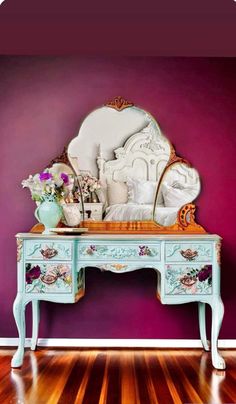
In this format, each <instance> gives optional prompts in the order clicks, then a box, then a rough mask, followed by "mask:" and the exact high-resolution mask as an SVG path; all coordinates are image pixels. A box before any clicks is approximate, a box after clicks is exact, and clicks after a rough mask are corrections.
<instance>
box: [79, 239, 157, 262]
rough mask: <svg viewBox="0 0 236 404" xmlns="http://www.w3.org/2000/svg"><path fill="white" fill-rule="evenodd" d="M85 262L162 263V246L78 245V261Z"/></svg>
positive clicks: (147, 244)
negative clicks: (105, 260) (140, 261)
mask: <svg viewBox="0 0 236 404" xmlns="http://www.w3.org/2000/svg"><path fill="white" fill-rule="evenodd" d="M79 258H81V259H83V260H84V259H85V260H89V261H90V260H104V258H105V259H112V260H116V259H117V260H121V259H124V260H128V261H132V260H137V259H138V260H140V259H141V260H143V261H152V260H155V261H160V259H161V254H160V244H152V243H150V244H149V243H146V244H145V243H143V244H142V243H140V244H128V245H124V244H118V243H117V244H116V243H114V244H113V243H112V245H110V246H109V245H106V244H92V243H83V244H79V245H78V259H79Z"/></svg>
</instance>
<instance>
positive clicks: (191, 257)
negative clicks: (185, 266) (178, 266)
mask: <svg viewBox="0 0 236 404" xmlns="http://www.w3.org/2000/svg"><path fill="white" fill-rule="evenodd" d="M180 254H181V255H182V257H184V258H185V259H186V260H188V261H194V260H195V258H196V257H197V256H198V252H197V251H193V250H191V249H190V248H188V249H187V250H185V251H184V250H181V251H180Z"/></svg>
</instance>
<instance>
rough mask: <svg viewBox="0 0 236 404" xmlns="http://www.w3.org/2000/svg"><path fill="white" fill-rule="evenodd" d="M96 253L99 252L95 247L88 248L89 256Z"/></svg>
mask: <svg viewBox="0 0 236 404" xmlns="http://www.w3.org/2000/svg"><path fill="white" fill-rule="evenodd" d="M95 251H97V248H96V246H95V245H90V246H89V247H87V249H86V252H87V254H88V255H92V254H93V253H94V252H95Z"/></svg>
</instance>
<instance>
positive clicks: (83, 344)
mask: <svg viewBox="0 0 236 404" xmlns="http://www.w3.org/2000/svg"><path fill="white" fill-rule="evenodd" d="M30 343H31V339H30V338H26V340H25V347H30ZM17 345H18V338H0V346H2V347H3V346H4V347H10V346H14V347H15V346H17ZM38 346H41V347H71V348H72V347H77V348H202V344H201V341H200V340H199V339H86V338H82V339H80V338H39V339H38ZM218 346H219V348H236V339H220V340H219V341H218Z"/></svg>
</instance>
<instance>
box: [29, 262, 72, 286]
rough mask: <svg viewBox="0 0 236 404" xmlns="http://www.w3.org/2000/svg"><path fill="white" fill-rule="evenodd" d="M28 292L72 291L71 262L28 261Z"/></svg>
mask: <svg viewBox="0 0 236 404" xmlns="http://www.w3.org/2000/svg"><path fill="white" fill-rule="evenodd" d="M25 292H26V293H71V292H72V267H71V263H65V262H61V263H59V262H58V263H49V262H48V263H46V262H42V261H41V262H33V263H32V262H28V263H26V264H25Z"/></svg>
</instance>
